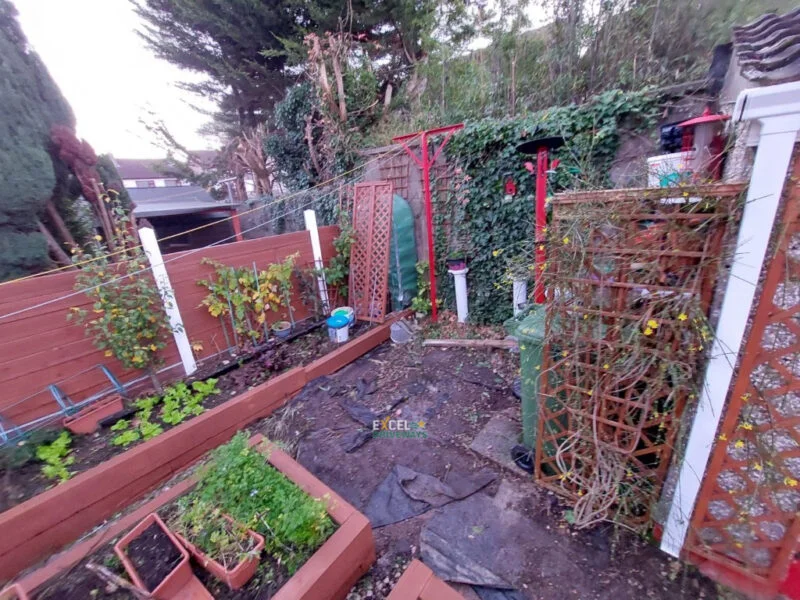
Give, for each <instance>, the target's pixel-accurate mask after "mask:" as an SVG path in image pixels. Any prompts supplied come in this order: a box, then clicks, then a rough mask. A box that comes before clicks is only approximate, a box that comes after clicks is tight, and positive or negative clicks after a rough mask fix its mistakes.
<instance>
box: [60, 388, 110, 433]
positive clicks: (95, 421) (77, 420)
mask: <svg viewBox="0 0 800 600" xmlns="http://www.w3.org/2000/svg"><path fill="white" fill-rule="evenodd" d="M123 408H124V405H123V404H122V396H120V395H119V394H111V395H110V396H106V397H105V398H103V399H102V400H98V401H97V402H94V403H93V404H90V405H88V406H86V407H84V408H82V409H81V410H79V411H78V412H77V413H75V414H74V415H72V416H70V417H64V420H63V421H62V424H63V425H64V427H66V428H67V429H69V430H70V431H71V432H72V433H77V434H83V435H88V434H90V433H94V432H95V431H97V428H98V426H99V423H100V421H102V420H103V419H105V418H107V417H110V416H111V415H113V414H116V413H118V412H120V411H121V410H122V409H123Z"/></svg>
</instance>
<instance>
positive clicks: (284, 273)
mask: <svg viewBox="0 0 800 600" xmlns="http://www.w3.org/2000/svg"><path fill="white" fill-rule="evenodd" d="M297 256H298V254H293V255H291V256H288V257H287V258H286V259H285V260H284V261H283V262H282V263H277V264H271V265H270V266H269V267H268V268H267V270H266V271H257V270H255V269H254V268H252V267H231V266H228V265H224V264H222V263H219V262H216V261H214V260H211V259H207V258H204V259H203V260H202V263H203V264H207V265H211V266H212V267H214V275H215V277H214V278H213V279H201V280H199V281H198V282H197V284H198V285H200V286H203V287H205V288H206V289H207V290H208V291H209V294H208V295H207V296H206V297H205V298H203V300H202V302H201V303H200V304H201V306H205V307H207V308H208V312H209V314H210V315H211V316H212V317H220V318H221V319H223V320H222V321H221V322H222V324H223V329H224V328H225V321H224V318H225V317H227V318H229V319H230V322H231V327H232V329H233V333H234V337H235V340H236V342H237V345H238V346H240V347H246V346H247V345H248V344H253V345H255V344H259V343H263V342H265V341H266V338H267V314H266V313H267V311H272V312H279V311H280V310H281V309H282V308H283V307H287V308H288V310H289V311H290V312H291V306H290V303H291V278H292V271H293V269H294V263H295V260H296V259H297ZM225 335H226V336H227V333H226V334H225ZM239 336H241V337H239Z"/></svg>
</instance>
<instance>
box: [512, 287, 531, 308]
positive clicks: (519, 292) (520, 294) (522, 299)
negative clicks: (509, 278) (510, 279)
mask: <svg viewBox="0 0 800 600" xmlns="http://www.w3.org/2000/svg"><path fill="white" fill-rule="evenodd" d="M527 301H528V280H527V279H515V280H514V293H513V297H512V302H513V303H514V316H515V317H516V316H517V315H518V314H519V313H521V312H522V307H523V306H525V304H526V303H527Z"/></svg>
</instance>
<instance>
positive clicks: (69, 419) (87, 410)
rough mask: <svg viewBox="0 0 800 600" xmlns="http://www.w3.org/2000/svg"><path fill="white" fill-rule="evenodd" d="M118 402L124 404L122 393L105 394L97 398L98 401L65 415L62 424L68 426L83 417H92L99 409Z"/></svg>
mask: <svg viewBox="0 0 800 600" xmlns="http://www.w3.org/2000/svg"><path fill="white" fill-rule="evenodd" d="M116 403H119V404H120V405H122V404H123V400H122V396H121V395H120V394H118V393H116V392H114V393H112V394H109V395H108V396H105V397H103V398H101V399H100V400H97V401H96V402H92V403H91V404H88V405H86V406H84V407H82V408H81V409H80V410H78V412H76V413H73V414H71V415H69V416H66V417H64V419H63V421H62V424H63V425H64V427H67V426H68V425H71V424H72V423H75V422H77V421H80V420H82V419H86V418H88V417H92V416H93V415H94V414H95V413H97V412H99V411H101V410H103V409H105V408H108V406H109V405H111V404H116ZM120 410H121V409H120Z"/></svg>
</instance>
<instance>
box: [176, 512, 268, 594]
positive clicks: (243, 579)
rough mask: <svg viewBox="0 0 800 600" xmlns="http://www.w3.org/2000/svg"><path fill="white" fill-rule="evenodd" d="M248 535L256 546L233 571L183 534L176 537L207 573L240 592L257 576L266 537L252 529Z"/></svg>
mask: <svg viewBox="0 0 800 600" xmlns="http://www.w3.org/2000/svg"><path fill="white" fill-rule="evenodd" d="M222 516H223V517H225V519H227V520H228V521H229V522H230V523H234V522H235V521H234V520H233V519H232V518H231V517H229V516H228V515H222ZM247 533H248V534H249V535H250V537H251V538H253V540H255V546H253V549H252V550H251V551H250V556H249V557H248V558H245V559H244V560H242V561H241V562H240V563H239V564H238V565H236V566H235V567H233V568H232V569H226V568H225V567H224V566H223V565H222V564H221V563H219V562H217V561H216V560H214V559H213V558H212V557H210V556H208V555H207V554H206V553H205V552H203V551H202V550H200V548H198V547H197V546H195V545H194V544H192V543H191V542H190V541H189V540H187V539H186V538H185V537H183V536H182V535H181V534H179V533H175V537H177V538H178V539H179V540H180V542H181V543H182V544H183V545H184V546H185V547H186V549H187V550H188V551H189V554H191V555H192V557H193V558H194V559H195V560H196V561H197V562H198V563H200V565H202V567H203V568H204V569H205V570H206V571H208V572H209V573H211V574H212V575H213V576H214V577H216V578H217V579H219V580H220V581H224V582H225V583H226V584H227V586H228V587H229V588H230V589H232V590H238V589H239V588H241V587H243V586H244V585H245V584H246V583H247V582H248V581H250V580H251V579H252V578H253V575H255V574H256V569H258V564H259V562H260V561H261V551H262V550H263V549H264V536H262V535H260V534H258V533H256V532H255V531H253V530H251V529H248V530H247Z"/></svg>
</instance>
